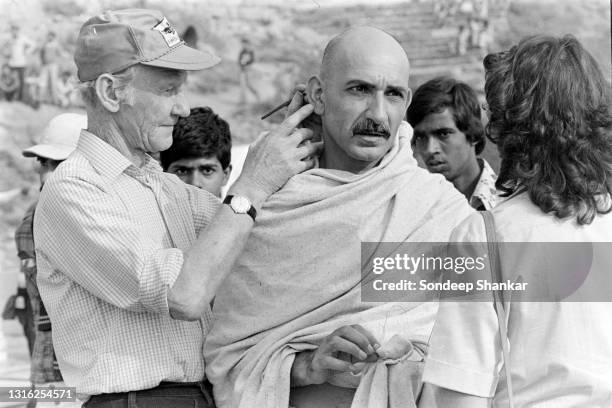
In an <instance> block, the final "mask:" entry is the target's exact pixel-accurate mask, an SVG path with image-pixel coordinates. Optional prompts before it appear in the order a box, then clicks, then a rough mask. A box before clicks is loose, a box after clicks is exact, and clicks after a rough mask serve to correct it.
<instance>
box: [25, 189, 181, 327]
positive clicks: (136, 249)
mask: <svg viewBox="0 0 612 408" xmlns="http://www.w3.org/2000/svg"><path fill="white" fill-rule="evenodd" d="M143 235H144V236H143ZM34 238H35V242H36V250H37V255H38V256H41V257H43V258H44V259H45V260H46V263H47V264H48V265H49V268H48V269H47V270H43V271H40V272H39V273H41V274H42V275H41V276H40V277H39V279H49V278H51V277H52V275H54V274H64V275H66V276H68V277H69V278H70V279H72V280H74V282H76V283H77V284H78V285H80V286H81V287H83V288H84V289H85V290H87V291H88V292H90V293H91V294H93V295H94V296H96V297H98V298H100V299H102V300H104V301H106V302H108V303H111V304H113V305H115V306H116V307H120V308H123V309H127V310H130V311H134V312H144V311H148V312H154V313H159V314H164V315H169V311H168V301H167V297H168V291H169V289H170V288H171V287H172V285H173V284H174V282H175V280H176V279H177V277H178V274H179V272H180V270H181V268H182V265H183V253H182V251H181V250H179V249H176V248H159V245H156V244H155V241H154V240H153V239H152V238H151V237H147V236H146V234H142V233H141V229H140V228H139V225H138V222H137V221H136V220H134V219H133V218H132V217H131V216H130V212H129V211H128V208H127V207H126V206H125V203H124V202H123V201H121V200H120V199H119V198H118V197H117V196H116V195H114V194H112V193H110V192H108V191H105V190H104V189H103V188H100V187H99V186H96V185H94V184H93V183H91V182H90V181H87V180H83V179H79V178H76V177H68V178H61V179H51V180H50V182H48V183H47V184H46V185H45V188H44V191H43V192H42V194H41V199H40V202H39V205H38V208H37V211H36V215H35V219H34Z"/></svg>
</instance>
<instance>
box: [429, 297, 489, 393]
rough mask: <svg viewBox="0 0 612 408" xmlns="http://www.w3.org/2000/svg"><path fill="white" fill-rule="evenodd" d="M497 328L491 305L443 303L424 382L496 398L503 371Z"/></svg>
mask: <svg viewBox="0 0 612 408" xmlns="http://www.w3.org/2000/svg"><path fill="white" fill-rule="evenodd" d="M497 327H498V326H497V317H496V315H495V311H494V309H493V306H492V305H491V304H490V303H487V302H471V301H466V302H441V303H440V308H439V310H438V316H437V318H436V323H435V325H434V329H433V332H432V335H431V339H430V343H429V352H428V355H427V359H426V363H425V371H424V373H423V381H424V382H427V383H430V384H434V385H437V386H438V387H442V388H447V389H449V390H454V391H458V392H461V393H464V394H471V395H476V396H479V397H487V398H491V397H493V395H494V394H495V390H496V388H497V382H498V381H499V375H498V373H499V370H500V369H501V347H500V342H499V332H498V329H497Z"/></svg>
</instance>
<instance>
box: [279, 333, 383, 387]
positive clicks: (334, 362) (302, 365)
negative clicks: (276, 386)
mask: <svg viewBox="0 0 612 408" xmlns="http://www.w3.org/2000/svg"><path fill="white" fill-rule="evenodd" d="M379 347H380V346H379V344H378V342H377V341H376V338H375V337H374V336H373V335H372V334H371V333H370V332H369V331H367V330H366V329H364V328H363V327H361V326H359V325H352V326H342V327H340V328H339V329H337V330H335V331H334V332H332V333H331V334H330V335H329V336H327V337H325V339H323V342H322V343H321V344H320V345H319V348H317V349H316V350H312V351H303V352H301V353H298V354H297V355H296V356H295V360H294V362H293V366H292V367H291V386H292V387H303V386H306V385H310V384H323V383H324V382H326V381H327V380H328V379H329V378H330V377H331V376H332V375H333V374H334V372H336V371H338V372H351V373H357V372H359V371H360V370H361V369H362V368H363V364H364V363H366V362H371V361H376V359H377V358H378V355H377V354H376V349H378V348H379Z"/></svg>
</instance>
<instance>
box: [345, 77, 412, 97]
mask: <svg viewBox="0 0 612 408" xmlns="http://www.w3.org/2000/svg"><path fill="white" fill-rule="evenodd" d="M354 85H363V86H367V87H368V88H376V84H373V83H371V82H368V81H364V80H363V79H350V80H348V81H347V82H346V86H354ZM385 90H391V91H396V92H401V93H403V94H404V95H405V94H407V93H408V89H407V88H404V87H403V86H398V85H387V87H386V88H385Z"/></svg>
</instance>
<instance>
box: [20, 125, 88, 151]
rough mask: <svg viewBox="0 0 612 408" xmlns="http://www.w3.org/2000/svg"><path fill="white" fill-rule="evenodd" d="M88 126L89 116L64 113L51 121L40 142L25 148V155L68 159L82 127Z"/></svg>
mask: <svg viewBox="0 0 612 408" xmlns="http://www.w3.org/2000/svg"><path fill="white" fill-rule="evenodd" d="M86 128H87V116H85V115H81V114H78V113H62V114H60V115H57V116H55V117H54V118H53V119H51V120H50V121H49V123H48V124H47V126H46V127H45V129H44V130H43V131H42V136H41V138H40V143H39V144H36V145H34V146H32V147H29V148H27V149H25V150H24V151H23V152H22V153H23V155H24V156H25V157H43V158H45V159H51V160H66V158H67V157H68V156H69V155H70V153H72V151H73V150H74V149H75V148H76V146H77V142H78V141H79V135H80V134H81V129H86Z"/></svg>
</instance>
